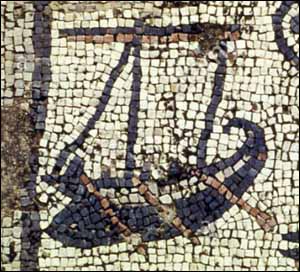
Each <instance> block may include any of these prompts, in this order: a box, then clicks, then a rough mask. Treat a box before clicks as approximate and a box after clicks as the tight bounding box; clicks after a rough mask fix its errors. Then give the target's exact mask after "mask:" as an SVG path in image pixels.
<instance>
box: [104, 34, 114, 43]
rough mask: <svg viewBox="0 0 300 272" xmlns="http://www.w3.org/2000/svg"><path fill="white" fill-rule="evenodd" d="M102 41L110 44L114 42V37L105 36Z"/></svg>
mask: <svg viewBox="0 0 300 272" xmlns="http://www.w3.org/2000/svg"><path fill="white" fill-rule="evenodd" d="M103 41H104V42H105V43H112V42H114V36H113V35H105V36H104V40H103Z"/></svg>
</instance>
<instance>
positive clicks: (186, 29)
mask: <svg viewBox="0 0 300 272" xmlns="http://www.w3.org/2000/svg"><path fill="white" fill-rule="evenodd" d="M207 28H215V29H220V30H222V31H223V32H225V31H231V32H233V31H236V30H238V29H239V26H238V25H229V26H220V25H217V24H189V25H182V26H168V27H155V26H148V25H142V24H141V25H137V26H135V27H116V28H110V27H108V28H104V27H95V28H72V29H60V30H59V33H60V36H96V35H97V36H104V35H107V34H111V35H116V34H125V35H126V34H133V35H147V36H158V37H164V36H170V35H172V34H176V33H182V34H201V33H205V31H206V29H207Z"/></svg>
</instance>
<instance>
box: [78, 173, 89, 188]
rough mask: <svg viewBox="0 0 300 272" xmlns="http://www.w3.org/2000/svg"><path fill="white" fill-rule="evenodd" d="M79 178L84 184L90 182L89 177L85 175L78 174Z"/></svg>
mask: <svg viewBox="0 0 300 272" xmlns="http://www.w3.org/2000/svg"><path fill="white" fill-rule="evenodd" d="M80 180H81V182H82V183H83V184H84V185H85V186H86V185H88V184H89V183H90V180H89V178H88V177H87V176H86V175H81V176H80Z"/></svg>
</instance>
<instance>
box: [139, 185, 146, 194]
mask: <svg viewBox="0 0 300 272" xmlns="http://www.w3.org/2000/svg"><path fill="white" fill-rule="evenodd" d="M147 191H148V187H147V186H146V185H145V184H142V185H140V186H139V193H140V194H141V195H144V194H145V193H146V192H147Z"/></svg>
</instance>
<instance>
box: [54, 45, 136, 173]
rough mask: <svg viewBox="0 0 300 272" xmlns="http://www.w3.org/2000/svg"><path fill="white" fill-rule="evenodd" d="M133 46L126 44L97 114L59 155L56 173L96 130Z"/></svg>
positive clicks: (55, 168) (55, 167)
mask: <svg viewBox="0 0 300 272" xmlns="http://www.w3.org/2000/svg"><path fill="white" fill-rule="evenodd" d="M131 47H132V45H131V44H125V48H124V51H123V53H122V55H121V57H120V60H119V62H118V64H117V66H116V67H115V68H114V69H113V70H112V72H111V74H110V76H109V79H108V81H107V82H106V84H105V87H104V90H103V93H102V96H101V98H100V101H99V104H98V106H97V110H96V112H95V114H94V115H93V116H92V117H91V118H90V119H89V120H88V123H87V126H86V127H85V129H84V130H83V131H82V132H81V133H80V135H79V136H78V137H77V139H76V140H74V141H73V142H72V143H71V144H69V145H67V146H66V147H65V148H64V149H63V150H62V151H61V152H60V154H59V156H58V158H57V160H56V164H55V166H54V171H60V170H61V168H62V167H63V166H64V164H65V162H66V160H67V158H68V157H69V155H70V153H71V152H74V151H75V150H76V149H77V148H79V147H81V146H82V145H83V143H84V140H85V139H86V138H87V137H88V133H89V132H90V131H91V130H92V129H94V127H95V124H96V122H97V121H98V120H99V119H100V117H101V116H102V114H103V112H104V110H105V108H106V105H107V104H108V101H109V98H110V95H111V91H112V89H113V86H114V83H115V81H116V80H117V78H118V77H119V75H120V73H121V70H122V68H123V67H124V65H126V64H127V63H128V58H129V54H130V49H131Z"/></svg>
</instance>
